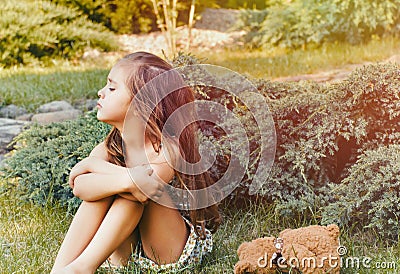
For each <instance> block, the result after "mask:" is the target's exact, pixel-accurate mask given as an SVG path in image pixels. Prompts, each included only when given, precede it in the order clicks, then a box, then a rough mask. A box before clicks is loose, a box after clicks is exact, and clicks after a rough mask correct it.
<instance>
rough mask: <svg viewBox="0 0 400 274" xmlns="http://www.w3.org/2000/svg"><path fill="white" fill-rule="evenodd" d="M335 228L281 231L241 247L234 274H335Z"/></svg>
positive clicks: (336, 250)
mask: <svg viewBox="0 0 400 274" xmlns="http://www.w3.org/2000/svg"><path fill="white" fill-rule="evenodd" d="M338 248H339V227H338V226H337V225H334V224H331V225H328V226H319V225H312V226H308V227H302V228H298V229H285V230H284V231H282V232H281V233H279V237H278V238H274V237H264V238H259V239H256V240H253V241H251V242H244V243H242V244H241V245H240V246H239V248H238V250H237V253H238V256H239V261H238V262H237V263H236V265H235V273H236V274H239V273H276V272H277V270H278V269H279V270H280V271H281V272H283V273H284V272H289V270H290V271H291V272H290V273H296V271H301V273H326V272H328V273H339V272H340V256H339V254H338Z"/></svg>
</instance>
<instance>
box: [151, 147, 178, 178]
mask: <svg viewBox="0 0 400 274" xmlns="http://www.w3.org/2000/svg"><path fill="white" fill-rule="evenodd" d="M178 156H179V147H177V146H176V145H175V144H171V145H168V148H167V147H164V146H163V147H162V149H161V153H160V155H159V157H158V158H157V160H156V161H155V162H154V163H152V164H150V166H151V168H152V169H153V170H154V173H155V174H156V175H157V176H158V177H159V178H160V179H162V180H163V181H164V182H166V183H167V182H170V181H171V180H172V178H173V177H174V175H175V166H176V165H175V161H176V159H177V158H178Z"/></svg>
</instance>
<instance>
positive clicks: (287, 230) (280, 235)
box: [279, 228, 292, 238]
mask: <svg viewBox="0 0 400 274" xmlns="http://www.w3.org/2000/svg"><path fill="white" fill-rule="evenodd" d="M291 230H292V229H291V228H286V229H285V230H282V231H281V232H280V233H279V237H280V238H282V235H283V234H285V233H287V232H289V231H291Z"/></svg>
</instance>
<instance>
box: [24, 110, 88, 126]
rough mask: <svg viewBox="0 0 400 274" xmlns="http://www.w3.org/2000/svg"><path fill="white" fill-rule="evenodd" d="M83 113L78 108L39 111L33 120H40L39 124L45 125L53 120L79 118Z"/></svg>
mask: <svg viewBox="0 0 400 274" xmlns="http://www.w3.org/2000/svg"><path fill="white" fill-rule="evenodd" d="M80 114H82V111H80V110H78V109H71V110H63V111H54V112H47V113H38V114H35V115H33V116H32V119H31V120H32V122H38V123H39V124H42V125H45V124H50V123H53V122H62V121H66V120H72V119H76V118H78V116H79V115H80Z"/></svg>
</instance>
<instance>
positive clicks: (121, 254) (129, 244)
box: [109, 228, 139, 266]
mask: <svg viewBox="0 0 400 274" xmlns="http://www.w3.org/2000/svg"><path fill="white" fill-rule="evenodd" d="M138 240H139V228H136V229H135V230H134V231H133V233H132V234H131V235H130V236H129V237H128V238H127V239H126V240H125V241H124V242H123V243H122V244H121V245H120V246H119V247H118V248H117V249H116V250H115V251H114V252H113V253H112V254H111V255H110V257H109V259H110V262H111V263H112V264H113V265H118V266H120V265H124V266H125V265H127V264H128V261H129V258H130V257H131V254H132V252H133V251H134V250H135V247H136V244H137V242H138Z"/></svg>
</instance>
